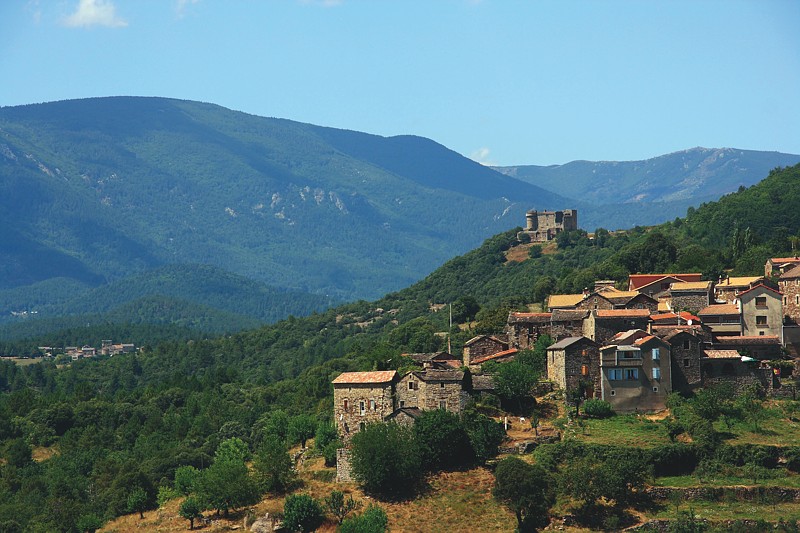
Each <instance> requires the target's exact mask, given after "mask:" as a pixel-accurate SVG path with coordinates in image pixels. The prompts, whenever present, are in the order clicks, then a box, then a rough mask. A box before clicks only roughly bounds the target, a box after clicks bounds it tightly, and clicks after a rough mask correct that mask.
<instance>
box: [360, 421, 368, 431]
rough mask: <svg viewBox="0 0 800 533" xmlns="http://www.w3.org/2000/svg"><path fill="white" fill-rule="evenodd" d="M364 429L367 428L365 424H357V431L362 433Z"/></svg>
mask: <svg viewBox="0 0 800 533" xmlns="http://www.w3.org/2000/svg"><path fill="white" fill-rule="evenodd" d="M366 427H367V424H366V423H365V422H359V424H358V430H359V431H364V429H366Z"/></svg>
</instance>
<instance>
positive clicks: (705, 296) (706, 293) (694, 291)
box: [669, 281, 712, 313]
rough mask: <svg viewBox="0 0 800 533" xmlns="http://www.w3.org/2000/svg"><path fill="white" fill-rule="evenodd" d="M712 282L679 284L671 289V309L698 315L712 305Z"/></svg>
mask: <svg viewBox="0 0 800 533" xmlns="http://www.w3.org/2000/svg"><path fill="white" fill-rule="evenodd" d="M711 294H712V283H711V282H710V281H692V282H685V281H684V282H677V283H673V284H672V285H670V287H669V299H670V308H671V309H673V310H674V311H690V312H692V313H697V312H698V311H700V310H701V309H705V308H706V307H708V306H709V305H711Z"/></svg>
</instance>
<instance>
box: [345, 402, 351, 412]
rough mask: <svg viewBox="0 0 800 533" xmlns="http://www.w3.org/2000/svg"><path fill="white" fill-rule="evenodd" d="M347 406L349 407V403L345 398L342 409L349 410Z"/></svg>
mask: <svg viewBox="0 0 800 533" xmlns="http://www.w3.org/2000/svg"><path fill="white" fill-rule="evenodd" d="M349 408H350V405H349V404H348V402H347V400H345V401H344V410H345V411H347V410H349Z"/></svg>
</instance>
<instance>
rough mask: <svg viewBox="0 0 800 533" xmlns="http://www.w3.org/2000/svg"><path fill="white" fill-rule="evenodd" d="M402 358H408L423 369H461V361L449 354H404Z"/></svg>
mask: <svg viewBox="0 0 800 533" xmlns="http://www.w3.org/2000/svg"><path fill="white" fill-rule="evenodd" d="M402 357H408V358H409V359H411V360H412V361H413V362H414V364H415V365H417V366H419V367H421V368H438V369H440V370H447V369H449V368H460V367H461V360H460V359H459V358H457V357H456V356H454V355H452V354H450V353H448V352H434V353H404V354H402Z"/></svg>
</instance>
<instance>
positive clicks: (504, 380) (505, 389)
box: [494, 361, 539, 410]
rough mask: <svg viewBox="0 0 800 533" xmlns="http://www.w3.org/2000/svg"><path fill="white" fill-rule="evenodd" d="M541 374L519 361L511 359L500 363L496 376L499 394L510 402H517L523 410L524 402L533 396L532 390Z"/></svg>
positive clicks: (496, 388)
mask: <svg viewBox="0 0 800 533" xmlns="http://www.w3.org/2000/svg"><path fill="white" fill-rule="evenodd" d="M538 380H539V374H538V373H537V372H536V371H535V370H534V369H533V368H532V367H530V366H528V365H526V364H524V363H521V362H519V361H511V362H508V363H503V364H501V365H498V369H497V374H496V375H495V377H494V384H495V390H496V391H497V394H498V395H499V396H500V397H501V398H502V399H503V400H506V401H508V402H513V403H516V404H517V407H518V408H519V409H520V410H522V408H523V402H524V401H525V400H527V399H529V398H531V392H532V390H533V387H534V386H535V385H536V382H537V381H538Z"/></svg>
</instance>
